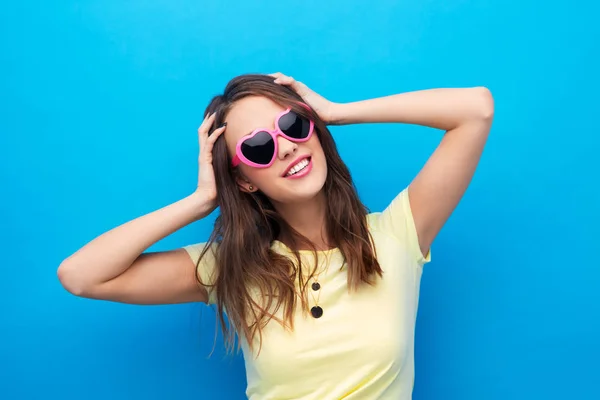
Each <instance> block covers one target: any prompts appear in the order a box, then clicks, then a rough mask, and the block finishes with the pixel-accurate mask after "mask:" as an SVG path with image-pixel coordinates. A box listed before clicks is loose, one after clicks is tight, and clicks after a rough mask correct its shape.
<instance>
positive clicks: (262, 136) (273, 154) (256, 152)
mask: <svg viewBox="0 0 600 400" xmlns="http://www.w3.org/2000/svg"><path fill="white" fill-rule="evenodd" d="M314 128H315V126H314V122H313V121H311V120H309V119H306V118H304V117H303V116H301V115H298V114H296V113H295V112H294V111H292V109H291V108H288V109H287V110H285V111H283V112H281V113H280V114H278V115H277V117H276V118H275V129H273V130H270V129H264V128H258V129H255V130H253V131H252V133H250V134H249V135H246V136H244V137H242V138H241V139H240V140H238V142H237V145H236V147H235V156H234V157H233V161H232V163H231V165H232V166H233V167H237V166H238V165H239V164H240V162H243V163H244V164H246V165H249V166H251V167H254V168H267V167H270V166H271V165H273V163H274V162H275V159H276V158H277V152H278V149H277V148H278V146H277V136H283V137H284V138H286V139H287V140H289V141H292V142H306V141H307V140H308V139H310V137H311V136H312V134H313V131H314Z"/></svg>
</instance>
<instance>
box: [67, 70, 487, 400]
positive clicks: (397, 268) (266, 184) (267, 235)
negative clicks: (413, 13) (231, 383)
mask: <svg viewBox="0 0 600 400" xmlns="http://www.w3.org/2000/svg"><path fill="white" fill-rule="evenodd" d="M493 110H494V105H493V100H492V96H491V95H490V92H489V91H488V90H487V89H485V88H469V89H436V90H426V91H419V92H413V93H405V94H398V95H394V96H389V97H383V98H377V99H372V100H366V101H359V102H355V103H347V104H338V103H333V102H330V101H328V100H326V99H324V98H323V97H321V96H319V95H318V94H316V93H315V92H313V91H312V90H310V89H309V88H308V87H307V86H306V85H304V84H302V83H300V82H298V81H295V80H294V79H293V78H291V77H288V76H285V75H282V74H280V73H277V74H272V75H243V76H239V77H237V78H235V79H233V80H232V81H231V82H229V84H228V85H227V87H226V88H225V91H224V93H223V94H222V95H219V96H216V97H215V98H213V100H212V101H211V103H210V105H209V106H208V108H207V110H206V112H205V116H206V117H205V119H204V122H203V123H202V125H201V126H200V128H199V129H198V135H199V141H200V156H199V176H198V186H197V188H196V189H195V190H194V192H193V193H192V194H190V195H189V196H187V197H185V198H184V199H182V200H179V201H177V202H175V203H173V204H171V205H168V206H166V207H164V208H162V209H159V210H157V211H154V212H151V213H149V214H147V215H144V216H141V217H139V218H137V219H134V220H132V221H129V222H127V223H125V224H123V225H121V226H118V227H116V228H114V229H112V230H110V231H108V232H106V233H104V234H103V235H101V236H99V237H98V238H96V239H94V240H93V241H91V242H90V243H88V244H87V245H85V246H84V247H83V248H81V249H80V250H78V251H77V252H76V253H75V254H73V255H71V256H70V257H68V258H67V259H66V260H64V261H63V263H62V264H61V265H60V267H59V269H58V276H59V279H60V281H61V282H62V284H63V285H64V287H65V288H66V289H67V290H68V291H69V292H71V293H73V294H75V295H77V296H83V297H88V298H93V299H104V300H111V301H118V302H125V303H134V304H167V303H182V302H206V303H210V304H216V307H217V310H218V312H219V317H220V319H221V323H222V326H223V328H224V329H225V330H226V331H227V327H226V326H225V325H224V314H225V313H226V314H227V318H228V319H229V321H230V322H231V324H232V326H233V328H234V329H233V330H231V331H227V332H228V336H227V337H228V339H229V340H228V344H229V345H231V346H232V345H233V341H232V339H233V336H232V335H233V334H234V333H237V334H238V335H239V339H240V345H241V348H242V350H243V353H244V359H245V363H246V372H247V379H248V387H247V391H246V394H247V396H248V397H249V398H250V399H319V400H323V399H341V398H344V399H410V398H411V393H412V389H413V380H414V362H413V358H414V328H415V318H416V313H417V304H418V296H419V283H420V278H421V272H422V268H423V265H424V264H425V263H427V262H428V261H429V260H430V255H429V249H430V246H431V243H432V242H433V240H434V238H435V236H436V235H437V233H438V232H439V231H440V229H441V228H442V226H443V225H444V223H445V221H446V220H447V219H448V217H449V215H450V214H451V213H452V211H453V210H454V208H455V207H456V205H457V203H458V202H459V200H460V198H461V197H462V195H463V193H464V192H465V190H466V188H467V186H468V184H469V182H470V180H471V177H472V176H473V173H474V171H475V168H476V166H477V163H478V161H479V159H480V156H481V153H482V150H483V148H484V144H485V142H486V139H487V137H488V133H489V130H490V126H491V122H492V116H493V112H494V111H493ZM366 122H400V123H407V124H419V125H426V126H430V127H434V128H438V129H442V130H445V131H446V133H445V135H444V136H443V139H442V141H441V143H440V145H439V146H438V148H437V149H436V150H435V152H434V153H433V154H432V156H431V157H430V159H429V160H428V161H427V163H426V165H425V166H424V168H423V169H422V170H421V171H420V172H419V174H418V175H417V176H416V177H415V178H414V180H413V181H412V182H411V183H410V185H408V186H407V187H406V188H405V189H404V190H402V191H400V193H399V194H398V195H397V197H396V198H395V199H394V200H393V201H392V202H391V203H390V204H389V206H388V207H387V208H386V209H385V210H384V211H383V212H378V213H368V212H367V210H366V208H365V207H364V206H363V204H362V203H361V201H360V200H359V198H358V195H357V193H356V189H355V187H354V185H353V183H352V179H351V177H350V173H349V171H348V168H347V167H346V166H345V165H344V163H343V161H342V160H341V159H340V156H339V154H338V152H337V150H336V147H335V143H334V141H333V138H332V136H331V134H330V132H329V130H328V129H327V125H331V124H353V123H366ZM365 134H369V133H368V132H365ZM380 146H382V153H386V152H387V151H390V152H392V153H393V151H394V150H393V149H388V148H386V147H385V142H384V141H381V142H380ZM217 206H219V207H220V216H219V217H218V219H217V221H216V223H215V227H214V231H213V233H212V235H211V237H210V240H209V241H208V242H207V243H201V244H195V245H190V246H187V247H184V248H181V249H175V250H172V251H166V252H145V251H146V250H147V249H148V248H149V247H150V246H151V245H152V244H154V243H155V242H157V241H159V240H160V239H162V238H164V237H166V236H167V235H169V234H171V233H173V232H175V231H176V230H178V229H180V228H182V227H183V226H185V225H187V224H190V223H191V222H193V221H196V220H198V219H201V218H203V217H205V216H206V215H208V214H209V213H210V212H211V211H212V210H214V209H215V207H217Z"/></svg>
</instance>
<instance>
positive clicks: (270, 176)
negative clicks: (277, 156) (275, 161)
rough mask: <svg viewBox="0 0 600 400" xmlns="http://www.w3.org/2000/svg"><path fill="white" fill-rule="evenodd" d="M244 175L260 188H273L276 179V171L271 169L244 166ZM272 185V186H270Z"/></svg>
mask: <svg viewBox="0 0 600 400" xmlns="http://www.w3.org/2000/svg"><path fill="white" fill-rule="evenodd" d="M242 173H243V174H244V176H245V177H246V178H247V179H248V181H250V182H251V183H253V184H254V185H256V186H258V187H259V188H265V187H269V186H272V182H273V181H274V178H275V177H276V174H275V169H274V168H272V167H269V168H253V167H249V166H247V165H244V166H243V169H242ZM269 184H271V185H269Z"/></svg>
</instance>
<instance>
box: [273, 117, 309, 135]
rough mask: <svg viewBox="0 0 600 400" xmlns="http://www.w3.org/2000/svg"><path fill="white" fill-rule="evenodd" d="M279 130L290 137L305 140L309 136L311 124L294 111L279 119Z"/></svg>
mask: <svg viewBox="0 0 600 400" xmlns="http://www.w3.org/2000/svg"><path fill="white" fill-rule="evenodd" d="M279 129H281V131H282V132H283V133H285V134H286V135H288V136H289V137H292V138H295V139H304V138H306V137H307V136H308V132H309V130H310V122H309V121H308V120H307V119H306V118H304V117H301V116H300V115H298V114H296V113H295V112H293V111H290V112H289V113H287V114H284V115H282V116H281V118H280V119H279Z"/></svg>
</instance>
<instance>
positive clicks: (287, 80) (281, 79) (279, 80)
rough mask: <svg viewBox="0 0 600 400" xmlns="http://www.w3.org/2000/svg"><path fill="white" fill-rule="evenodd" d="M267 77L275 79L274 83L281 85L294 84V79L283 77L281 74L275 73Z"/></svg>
mask: <svg viewBox="0 0 600 400" xmlns="http://www.w3.org/2000/svg"><path fill="white" fill-rule="evenodd" d="M269 76H272V77H273V78H275V80H274V81H273V82H274V83H279V84H282V85H292V84H293V83H294V82H295V80H294V77H292V76H287V75H284V74H282V73H281V72H275V73H274V74H269Z"/></svg>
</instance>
